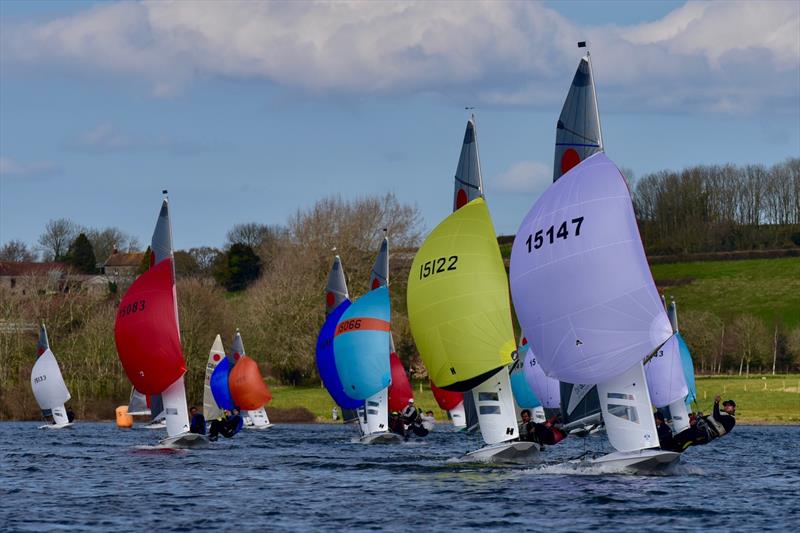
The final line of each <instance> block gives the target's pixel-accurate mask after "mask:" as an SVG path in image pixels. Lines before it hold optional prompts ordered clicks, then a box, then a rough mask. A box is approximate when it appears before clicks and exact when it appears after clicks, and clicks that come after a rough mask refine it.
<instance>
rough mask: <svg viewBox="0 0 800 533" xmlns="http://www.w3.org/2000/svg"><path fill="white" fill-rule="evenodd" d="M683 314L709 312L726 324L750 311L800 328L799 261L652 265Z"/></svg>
mask: <svg viewBox="0 0 800 533" xmlns="http://www.w3.org/2000/svg"><path fill="white" fill-rule="evenodd" d="M651 270H652V272H653V278H654V279H655V281H656V285H658V288H659V290H660V291H661V292H662V293H664V294H665V295H666V296H667V298H670V297H674V298H675V300H676V301H677V302H678V306H679V309H680V310H695V311H711V312H713V313H715V314H716V315H718V316H720V317H721V318H722V319H723V320H725V321H728V320H730V319H732V318H733V317H735V316H737V315H740V314H743V313H748V314H752V315H755V316H757V317H759V318H761V319H762V320H763V321H764V323H765V324H773V323H774V321H775V319H776V318H780V319H781V320H782V321H783V323H784V324H785V325H786V326H787V327H788V328H794V327H796V326H798V325H800V257H785V258H777V259H751V260H742V261H708V262H690V263H668V264H657V265H651Z"/></svg>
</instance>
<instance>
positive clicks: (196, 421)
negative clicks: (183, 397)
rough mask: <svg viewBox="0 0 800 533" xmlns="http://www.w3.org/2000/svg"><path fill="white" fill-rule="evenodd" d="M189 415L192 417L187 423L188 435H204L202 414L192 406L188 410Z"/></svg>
mask: <svg viewBox="0 0 800 533" xmlns="http://www.w3.org/2000/svg"><path fill="white" fill-rule="evenodd" d="M189 414H190V415H191V417H192V420H191V422H189V433H197V434H198V435H205V434H206V417H204V416H203V413H200V412H198V411H197V407H194V406H192V408H191V409H190V410H189Z"/></svg>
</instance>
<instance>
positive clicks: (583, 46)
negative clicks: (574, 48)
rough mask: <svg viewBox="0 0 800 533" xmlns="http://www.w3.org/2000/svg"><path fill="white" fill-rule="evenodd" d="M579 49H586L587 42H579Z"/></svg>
mask: <svg viewBox="0 0 800 533" xmlns="http://www.w3.org/2000/svg"><path fill="white" fill-rule="evenodd" d="M578 48H586V41H578Z"/></svg>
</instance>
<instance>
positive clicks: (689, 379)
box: [675, 333, 697, 411]
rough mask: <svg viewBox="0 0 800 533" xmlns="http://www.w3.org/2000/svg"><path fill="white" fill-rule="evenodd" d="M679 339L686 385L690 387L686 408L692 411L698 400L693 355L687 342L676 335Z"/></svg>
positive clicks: (679, 335)
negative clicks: (692, 406)
mask: <svg viewBox="0 0 800 533" xmlns="http://www.w3.org/2000/svg"><path fill="white" fill-rule="evenodd" d="M675 336H676V337H677V338H678V349H679V350H680V352H681V366H682V367H683V375H684V377H685V378H686V385H687V386H688V387H689V394H688V395H687V396H686V406H687V407H689V411H691V404H692V403H693V402H694V401H695V400H696V399H697V384H696V383H695V382H694V361H692V354H691V353H689V347H688V346H686V341H684V340H683V337H681V334H680V333H677V334H676V335H675Z"/></svg>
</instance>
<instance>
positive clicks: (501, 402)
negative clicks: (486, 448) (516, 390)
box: [472, 367, 519, 444]
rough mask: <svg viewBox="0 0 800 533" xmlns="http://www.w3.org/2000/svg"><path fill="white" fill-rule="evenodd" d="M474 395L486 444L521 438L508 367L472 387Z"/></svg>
mask: <svg viewBox="0 0 800 533" xmlns="http://www.w3.org/2000/svg"><path fill="white" fill-rule="evenodd" d="M472 396H473V398H474V399H475V407H476V408H477V410H478V420H479V421H480V429H481V436H483V440H484V441H485V442H486V444H498V443H501V442H506V441H509V440H514V439H518V438H519V428H518V427H517V414H516V412H515V410H514V394H513V393H512V392H511V381H510V378H509V375H508V367H503V368H501V369H500V370H499V371H498V372H497V374H495V375H494V376H492V377H491V378H489V379H487V380H486V381H484V382H483V383H481V384H480V385H478V386H477V387H475V388H474V389H472Z"/></svg>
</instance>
